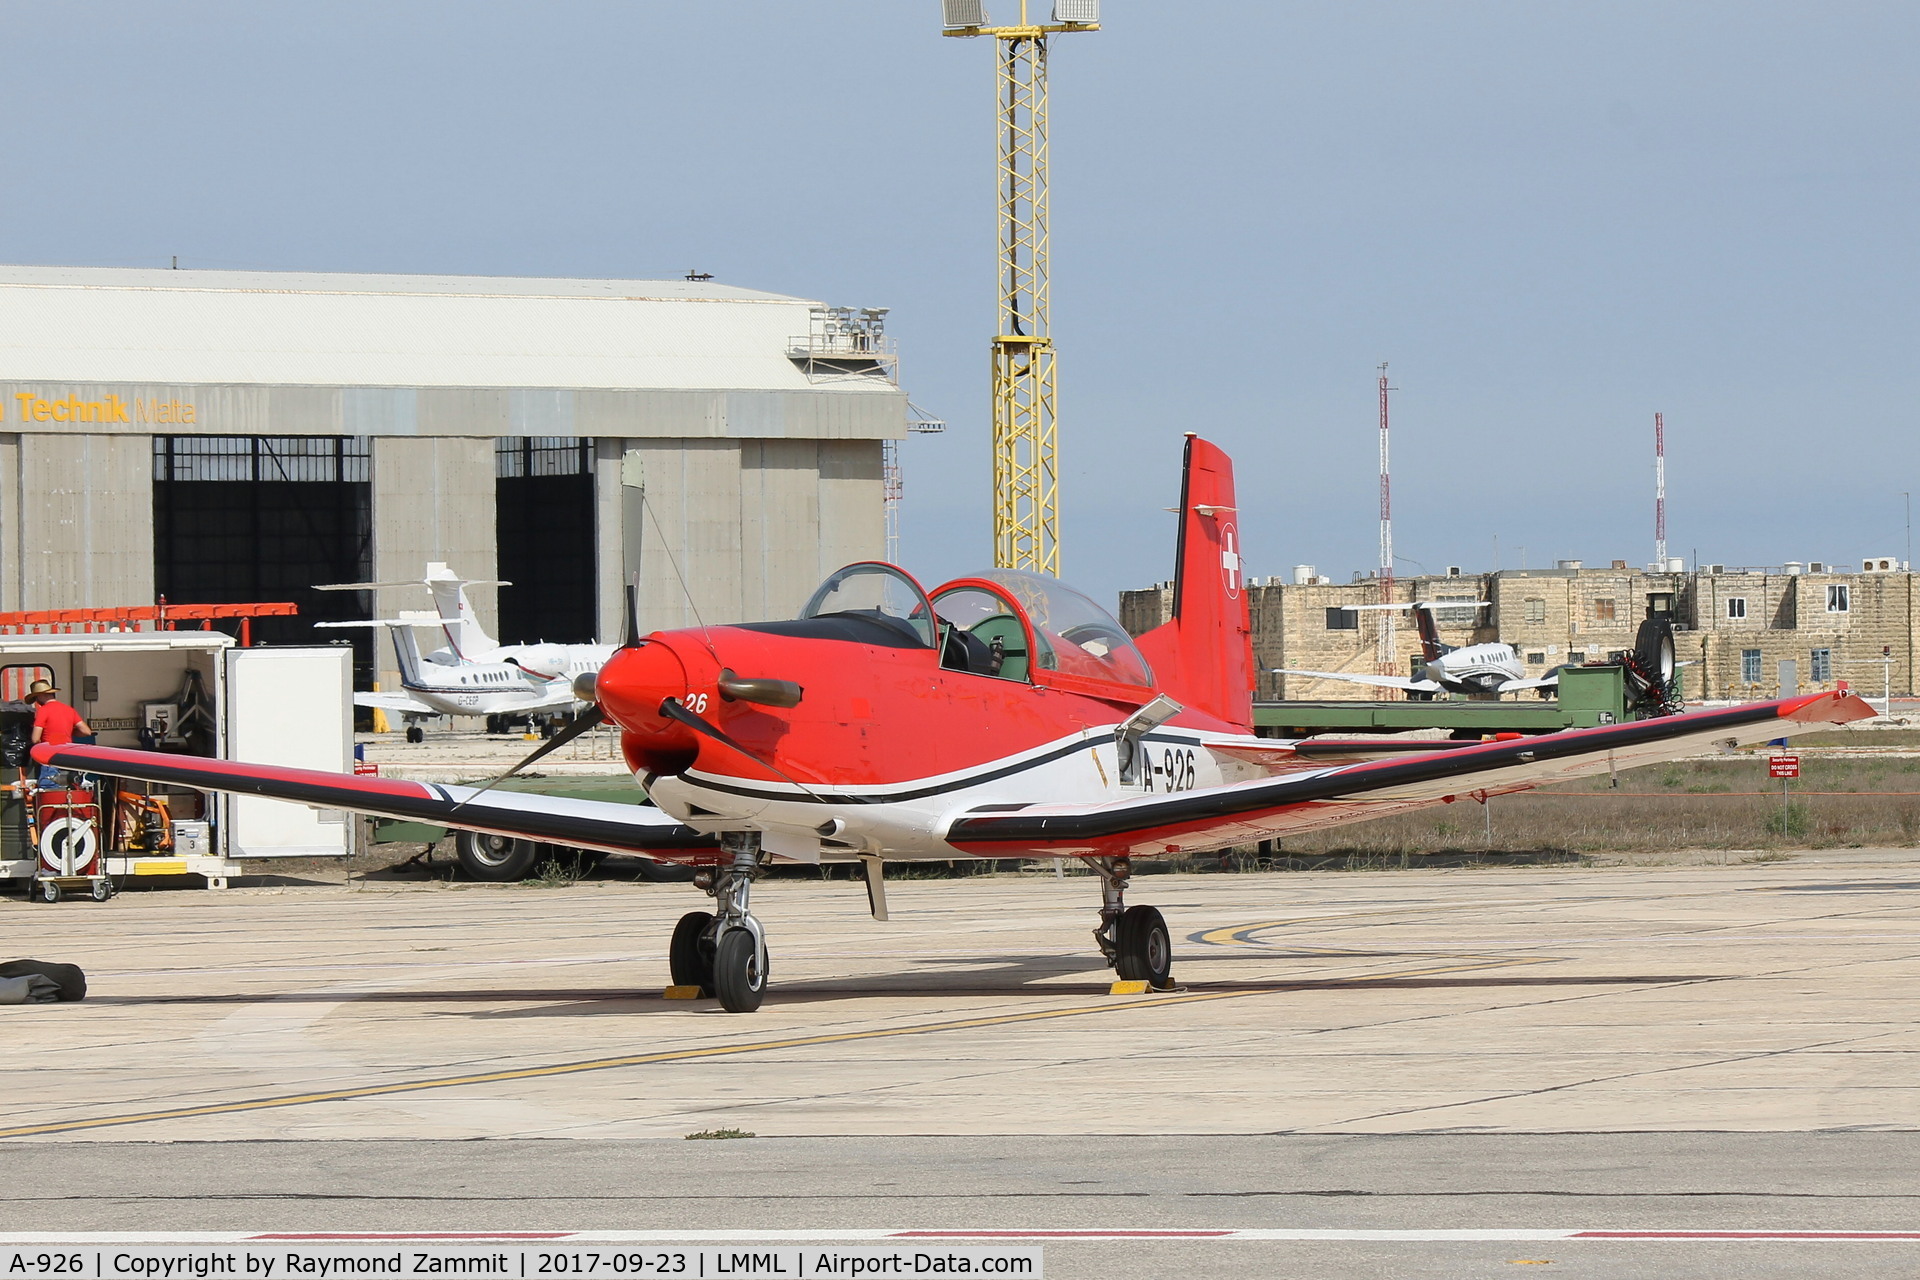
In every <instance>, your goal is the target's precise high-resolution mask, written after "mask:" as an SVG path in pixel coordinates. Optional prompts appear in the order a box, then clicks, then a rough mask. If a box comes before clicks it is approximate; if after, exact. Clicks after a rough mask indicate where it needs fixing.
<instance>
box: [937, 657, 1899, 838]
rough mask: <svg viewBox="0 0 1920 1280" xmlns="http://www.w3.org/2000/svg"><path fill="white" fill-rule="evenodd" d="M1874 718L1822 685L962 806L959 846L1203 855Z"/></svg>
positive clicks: (954, 829) (956, 825)
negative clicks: (1082, 799) (1222, 773)
mask: <svg viewBox="0 0 1920 1280" xmlns="http://www.w3.org/2000/svg"><path fill="white" fill-rule="evenodd" d="M1873 714H1874V711H1873V708H1871V707H1869V706H1868V705H1867V704H1866V703H1865V702H1862V701H1861V700H1860V699H1859V698H1857V697H1854V696H1853V695H1851V694H1846V693H1820V694H1813V695H1811V696H1808V697H1803V698H1788V699H1782V700H1778V701H1773V702H1756V703H1751V704H1749V705H1747V706H1742V707H1730V708H1727V709H1725V710H1720V711H1699V712H1694V713H1692V714H1689V715H1680V716H1664V717H1661V718H1659V719H1655V720H1636V721H1633V722H1631V723H1628V724H1616V725H1606V726H1603V727H1601V728H1597V729H1570V730H1566V731H1564V732H1561V733H1553V734H1542V735H1540V736H1538V737H1532V738H1522V739H1518V740H1511V741H1504V742H1489V743H1483V744H1480V745H1477V746H1469V747H1463V748H1460V749H1459V750H1453V751H1444V752H1431V753H1421V754H1420V755H1419V756H1418V757H1417V758H1414V759H1397V760H1376V761H1369V762H1367V763H1364V764H1351V765H1344V766H1336V767H1333V768H1328V769H1319V770H1314V771H1312V772H1309V773H1295V774H1289V775H1286V776H1284V777H1279V778H1267V779H1257V780H1254V781H1251V782H1241V783H1235V784H1232V785H1230V786H1224V787H1214V788H1210V789H1207V790H1203V791H1188V792H1176V793H1174V794H1171V795H1165V794H1159V795H1151V796H1142V797H1139V798H1129V799H1126V800H1117V801H1108V802H1106V803H1104V804H1094V805H1056V804H1045V805H1029V806H1026V807H1025V808H1021V809H1017V810H1014V811H1011V812H1008V811H1005V810H1002V811H999V812H994V813H985V812H981V813H965V814H961V815H960V816H959V817H958V818H957V819H955V820H954V821H953V822H952V823H951V824H950V825H949V827H948V829H947V837H946V838H947V841H948V843H950V844H952V845H954V846H955V847H956V848H959V849H964V850H966V851H968V852H970V853H975V854H979V855H981V856H986V857H1009V856H1020V855H1026V856H1029V857H1057V856H1062V855H1066V856H1079V857H1119V856H1138V857H1151V856H1158V855H1163V854H1170V853H1186V852H1201V851H1205V850H1209V849H1220V848H1225V847H1226V846H1228V845H1235V844H1245V843H1249V842H1251V841H1255V840H1267V839H1272V838H1273V837H1275V836H1280V835H1286V834H1289V833H1292V832H1299V831H1311V830H1315V829H1318V828H1322V827H1333V826H1339V825H1341V824H1343V823H1348V822H1360V821H1364V820H1366V819H1369V818H1378V817H1385V816H1386V815H1388V814H1391V813H1397V812H1402V811H1404V810H1408V809H1417V808H1424V807H1426V806H1429V805H1434V804H1446V803H1451V802H1452V801H1454V800H1459V799H1485V798H1486V797H1487V796H1489V795H1500V794H1504V793H1506V792H1511V791H1526V790H1531V789H1532V788H1534V787H1539V786H1544V785H1546V784H1548V783H1552V782H1561V781H1565V780H1568V779H1571V778H1579V777H1586V776H1590V775H1592V774H1596V773H1603V772H1605V771H1606V770H1608V769H1610V768H1631V767H1633V766H1635V765H1642V764H1654V763H1657V762H1659V761H1662V760H1671V759H1675V758H1678V757H1680V756H1685V755H1691V754H1694V753H1696V752H1698V751H1702V750H1706V749H1708V748H1711V747H1713V746H1716V745H1721V746H1729V745H1730V746H1739V745H1747V744H1751V743H1756V742H1764V741H1766V740H1768V739H1769V738H1777V737H1780V736H1782V735H1784V734H1788V733H1798V732H1804V731H1806V730H1808V729H1812V728H1818V727H1823V726H1828V725H1836V724H1847V723H1850V722H1852V721H1854V720H1862V719H1865V718H1866V717H1868V716H1871V715H1873Z"/></svg>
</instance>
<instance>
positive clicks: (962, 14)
mask: <svg viewBox="0 0 1920 1280" xmlns="http://www.w3.org/2000/svg"><path fill="white" fill-rule="evenodd" d="M942 7H943V17H944V20H945V24H946V30H945V32H944V34H946V35H950V36H992V37H994V38H995V39H996V40H998V41H999V50H998V52H999V71H998V75H997V77H996V79H995V89H996V95H995V96H996V98H997V99H998V103H999V115H1000V166H999V171H998V184H999V193H1000V317H999V326H998V332H997V333H996V334H995V336H994V339H993V562H994V564H995V565H996V566H998V567H999V568H1002V569H1032V570H1034V571H1035V572H1038V573H1050V574H1056V575H1057V574H1058V573H1059V572H1060V510H1059V500H1060V471H1059V464H1058V461H1057V458H1056V449H1057V444H1058V438H1057V431H1058V428H1057V424H1056V422H1055V419H1054V375H1053V338H1052V336H1051V334H1050V333H1049V331H1048V325H1047V37H1049V36H1052V35H1056V34H1058V33H1060V32H1063V31H1098V30H1099V29H1100V3H1099V0H1054V5H1053V20H1052V21H1051V22H1046V23H1033V22H1029V21H1028V20H1027V0H1020V21H1019V23H1018V24H1017V25H1015V26H1010V27H995V26H989V25H988V23H987V14H986V10H985V6H984V4H983V3H982V0H942Z"/></svg>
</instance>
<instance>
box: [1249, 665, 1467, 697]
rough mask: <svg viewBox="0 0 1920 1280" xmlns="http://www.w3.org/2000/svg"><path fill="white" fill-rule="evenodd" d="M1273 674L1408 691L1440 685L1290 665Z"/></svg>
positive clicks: (1435, 690) (1430, 689)
mask: <svg viewBox="0 0 1920 1280" xmlns="http://www.w3.org/2000/svg"><path fill="white" fill-rule="evenodd" d="M1273 670H1274V672H1275V674H1277V675H1283V676H1312V677H1313V678H1314V679H1316V680H1344V681H1346V682H1347V683H1348V684H1364V685H1371V686H1373V687H1374V688H1376V689H1405V690H1406V691H1407V692H1409V693H1439V692H1440V686H1439V685H1438V684H1436V683H1434V682H1433V681H1431V680H1415V679H1414V678H1413V677H1412V676H1361V675H1352V674H1349V673H1347V672H1344V671H1296V670H1294V669H1293V668H1292V667H1275V668H1273Z"/></svg>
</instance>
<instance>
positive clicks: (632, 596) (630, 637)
mask: <svg viewBox="0 0 1920 1280" xmlns="http://www.w3.org/2000/svg"><path fill="white" fill-rule="evenodd" d="M620 647H621V648H622V649H638V648H639V647H640V588H639V587H638V586H637V585H636V584H634V583H632V582H629V583H628V584H627V634H626V638H625V639H623V640H622V641H621V642H620Z"/></svg>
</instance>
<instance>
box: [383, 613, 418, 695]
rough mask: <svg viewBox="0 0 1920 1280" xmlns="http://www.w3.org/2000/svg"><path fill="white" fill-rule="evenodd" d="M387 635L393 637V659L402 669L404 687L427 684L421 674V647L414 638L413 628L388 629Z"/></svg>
mask: <svg viewBox="0 0 1920 1280" xmlns="http://www.w3.org/2000/svg"><path fill="white" fill-rule="evenodd" d="M387 634H388V635H390V636H392V637H393V659H394V662H395V664H396V665H398V666H399V668H400V683H401V686H402V687H405V686H407V685H418V684H423V683H425V681H424V679H423V677H422V676H421V674H420V645H419V644H418V643H417V642H416V641H415V640H414V638H413V627H412V626H411V625H406V626H393V625H391V624H389V625H388V627H387Z"/></svg>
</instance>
